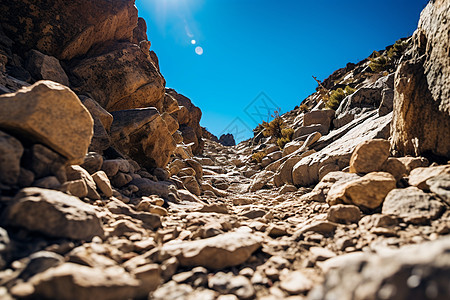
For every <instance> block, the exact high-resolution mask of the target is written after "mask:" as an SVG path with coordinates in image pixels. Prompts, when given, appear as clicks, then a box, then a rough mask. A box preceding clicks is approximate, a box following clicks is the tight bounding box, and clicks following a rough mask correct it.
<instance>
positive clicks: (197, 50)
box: [195, 46, 203, 55]
mask: <svg viewBox="0 0 450 300" xmlns="http://www.w3.org/2000/svg"><path fill="white" fill-rule="evenodd" d="M195 53H197V55H202V54H203V48H202V47H200V46H198V47H196V48H195Z"/></svg>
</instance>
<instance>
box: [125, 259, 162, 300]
mask: <svg viewBox="0 0 450 300" xmlns="http://www.w3.org/2000/svg"><path fill="white" fill-rule="evenodd" d="M131 274H133V275H134V277H136V279H138V280H139V281H140V284H139V290H138V291H137V292H136V293H135V295H136V297H139V298H144V297H148V293H150V292H151V291H154V290H156V288H157V287H158V286H159V285H160V284H161V283H162V278H161V269H160V267H159V265H158V264H147V265H144V266H141V267H138V268H136V269H133V270H132V271H131Z"/></svg>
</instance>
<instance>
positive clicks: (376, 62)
mask: <svg viewBox="0 0 450 300" xmlns="http://www.w3.org/2000/svg"><path fill="white" fill-rule="evenodd" d="M369 67H370V69H371V70H372V71H374V72H381V71H384V70H386V69H387V68H388V67H389V59H388V58H387V57H386V56H384V55H383V56H378V57H376V58H372V59H370V63H369Z"/></svg>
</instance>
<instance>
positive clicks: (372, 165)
mask: <svg viewBox="0 0 450 300" xmlns="http://www.w3.org/2000/svg"><path fill="white" fill-rule="evenodd" d="M390 147H391V144H390V143H389V141H387V140H382V139H374V140H369V141H365V142H363V143H362V144H359V145H358V146H357V147H356V148H355V150H354V151H353V154H352V156H351V158H350V172H351V173H364V174H365V173H370V172H378V171H380V170H381V166H382V165H383V163H384V162H385V161H386V160H387V159H388V157H389V149H390Z"/></svg>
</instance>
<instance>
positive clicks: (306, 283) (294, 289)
mask: <svg viewBox="0 0 450 300" xmlns="http://www.w3.org/2000/svg"><path fill="white" fill-rule="evenodd" d="M280 279H281V280H280V288H281V289H283V290H284V291H286V292H288V293H289V294H291V295H298V294H301V293H305V292H308V291H309V290H310V289H312V287H313V283H312V281H311V280H310V279H308V278H307V277H306V276H305V275H304V274H303V273H302V272H301V271H293V272H289V273H287V274H286V275H282V276H281V278H280Z"/></svg>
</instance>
